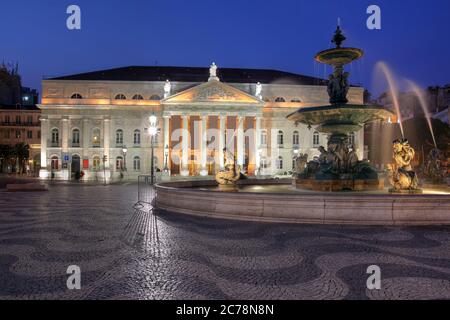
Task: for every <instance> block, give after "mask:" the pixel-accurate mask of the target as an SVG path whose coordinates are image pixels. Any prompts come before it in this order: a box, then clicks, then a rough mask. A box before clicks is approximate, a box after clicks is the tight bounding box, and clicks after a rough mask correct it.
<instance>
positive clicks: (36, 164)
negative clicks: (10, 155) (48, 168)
mask: <svg viewBox="0 0 450 320" xmlns="http://www.w3.org/2000/svg"><path fill="white" fill-rule="evenodd" d="M40 114H41V110H40V109H39V108H37V107H36V106H35V105H29V106H23V105H13V106H5V105H0V145H8V146H10V147H11V148H13V147H14V146H15V145H17V144H20V143H24V144H27V145H28V146H29V148H30V149H29V163H28V166H29V168H30V170H31V171H33V172H39V169H40V163H41V157H40V155H41V123H40V120H39V118H40ZM5 160H6V159H1V164H0V172H15V171H16V170H17V168H15V166H14V165H12V164H7V163H6V161H5Z"/></svg>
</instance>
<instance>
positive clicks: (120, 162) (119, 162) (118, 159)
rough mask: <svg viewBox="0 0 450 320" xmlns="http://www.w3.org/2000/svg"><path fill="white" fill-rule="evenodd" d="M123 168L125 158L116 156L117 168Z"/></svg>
mask: <svg viewBox="0 0 450 320" xmlns="http://www.w3.org/2000/svg"><path fill="white" fill-rule="evenodd" d="M122 169H123V158H122V157H117V158H116V170H122Z"/></svg>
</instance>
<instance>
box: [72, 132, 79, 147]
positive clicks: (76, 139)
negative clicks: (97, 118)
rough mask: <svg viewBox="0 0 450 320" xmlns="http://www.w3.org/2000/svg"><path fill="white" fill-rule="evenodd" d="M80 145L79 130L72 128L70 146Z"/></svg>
mask: <svg viewBox="0 0 450 320" xmlns="http://www.w3.org/2000/svg"><path fill="white" fill-rule="evenodd" d="M79 146H80V130H79V129H73V130H72V147H79Z"/></svg>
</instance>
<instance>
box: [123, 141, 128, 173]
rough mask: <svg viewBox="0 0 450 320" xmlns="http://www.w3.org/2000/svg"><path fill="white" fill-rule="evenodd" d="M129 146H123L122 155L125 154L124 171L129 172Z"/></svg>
mask: <svg viewBox="0 0 450 320" xmlns="http://www.w3.org/2000/svg"><path fill="white" fill-rule="evenodd" d="M127 151H128V149H127V146H123V148H122V153H123V170H124V171H127Z"/></svg>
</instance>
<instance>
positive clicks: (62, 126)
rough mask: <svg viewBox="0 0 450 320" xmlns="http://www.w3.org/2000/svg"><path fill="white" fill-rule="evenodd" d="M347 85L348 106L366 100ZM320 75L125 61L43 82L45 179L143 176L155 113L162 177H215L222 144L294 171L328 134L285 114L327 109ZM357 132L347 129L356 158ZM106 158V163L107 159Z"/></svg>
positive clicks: (247, 166)
mask: <svg viewBox="0 0 450 320" xmlns="http://www.w3.org/2000/svg"><path fill="white" fill-rule="evenodd" d="M363 91H364V90H363V88H360V87H351V88H350V91H349V100H350V103H357V104H359V103H362V102H363ZM327 104H329V102H328V94H327V87H326V81H324V80H322V79H317V78H313V77H309V76H303V75H299V74H294V73H289V72H283V71H276V70H264V69H237V68H217V66H216V65H215V64H214V63H213V64H212V65H211V66H210V67H207V68H197V67H195V68H194V67H158V66H154V67H125V68H117V69H110V70H103V71H95V72H88V73H82V74H76V75H69V76H63V77H57V78H51V79H46V80H43V82H42V102H41V104H40V105H39V108H40V109H41V111H42V113H41V167H42V169H41V172H40V176H41V177H42V178H48V177H50V176H53V177H54V178H56V179H71V178H72V177H73V176H74V174H75V173H76V172H77V171H83V172H84V173H85V176H84V179H103V176H104V174H105V175H106V179H108V180H110V179H112V180H114V179H120V178H135V177H136V176H137V175H139V174H149V173H150V168H151V154H152V152H151V149H152V148H151V146H152V143H151V141H152V139H151V135H150V133H151V130H149V128H150V122H149V117H150V116H152V115H153V116H156V119H157V128H158V131H157V134H156V136H155V137H154V139H153V141H154V143H153V147H154V153H153V154H154V157H153V161H154V167H155V168H157V169H156V171H157V172H158V175H161V176H163V177H168V176H198V175H203V176H212V175H214V174H215V173H216V172H217V171H218V170H220V169H221V168H223V166H224V148H226V149H227V150H228V151H225V152H226V153H227V154H230V153H231V154H232V155H234V157H235V159H236V162H237V164H238V165H240V166H241V167H242V170H243V171H245V172H246V173H247V174H248V175H261V176H265V175H273V174H279V173H282V172H286V171H289V170H292V165H293V158H294V157H295V155H296V154H299V153H307V154H308V156H309V159H310V160H311V159H312V158H313V157H314V156H317V155H318V153H319V152H318V151H317V147H319V146H320V145H323V146H326V144H327V137H326V135H322V134H319V133H318V132H316V131H315V130H314V127H308V126H305V125H302V124H295V123H293V122H290V121H288V120H286V115H288V114H290V113H292V112H294V111H295V110H297V109H298V108H302V107H308V106H318V105H327ZM363 139H364V136H363V130H361V131H360V132H355V133H354V134H352V135H351V139H350V140H352V142H353V143H354V145H355V147H356V150H357V152H358V155H359V157H360V158H361V157H362V156H363V150H364V141H363ZM103 159H105V160H106V161H103Z"/></svg>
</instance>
